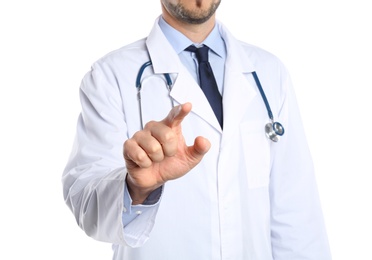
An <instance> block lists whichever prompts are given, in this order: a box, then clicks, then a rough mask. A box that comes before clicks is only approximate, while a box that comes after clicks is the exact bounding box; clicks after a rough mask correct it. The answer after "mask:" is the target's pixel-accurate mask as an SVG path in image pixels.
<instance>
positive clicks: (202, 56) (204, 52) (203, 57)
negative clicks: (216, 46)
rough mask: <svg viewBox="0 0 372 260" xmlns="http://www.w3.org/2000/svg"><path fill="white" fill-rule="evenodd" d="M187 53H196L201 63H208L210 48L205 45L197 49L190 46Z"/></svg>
mask: <svg viewBox="0 0 372 260" xmlns="http://www.w3.org/2000/svg"><path fill="white" fill-rule="evenodd" d="M186 51H191V52H195V54H196V58H197V59H198V61H199V63H201V62H208V51H209V47H208V46H206V45H203V46H202V47H200V48H196V47H195V46H194V45H190V46H189V47H187V48H186Z"/></svg>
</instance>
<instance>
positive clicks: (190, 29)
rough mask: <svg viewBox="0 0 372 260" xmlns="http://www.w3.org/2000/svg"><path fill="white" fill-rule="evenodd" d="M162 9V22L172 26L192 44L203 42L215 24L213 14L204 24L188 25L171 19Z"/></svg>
mask: <svg viewBox="0 0 372 260" xmlns="http://www.w3.org/2000/svg"><path fill="white" fill-rule="evenodd" d="M162 9H163V15H162V16H163V18H164V20H165V21H166V22H167V23H168V24H169V25H170V26H172V27H173V28H174V29H176V30H177V31H179V32H181V33H182V34H183V35H185V36H186V37H187V38H189V39H190V40H191V41H192V42H194V43H201V42H203V41H204V40H205V39H206V38H207V36H208V35H209V33H210V32H211V31H212V30H213V28H214V25H215V23H216V19H215V14H214V15H213V16H212V17H211V18H210V19H209V20H208V21H206V22H204V23H202V24H190V23H185V22H182V21H179V20H177V19H175V18H174V17H172V16H171V15H170V14H169V13H168V12H167V11H166V10H165V8H164V7H162Z"/></svg>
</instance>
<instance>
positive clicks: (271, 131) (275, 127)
mask: <svg viewBox="0 0 372 260" xmlns="http://www.w3.org/2000/svg"><path fill="white" fill-rule="evenodd" d="M265 133H266V136H267V137H268V138H269V139H270V140H271V141H273V142H278V141H279V139H280V137H281V136H282V135H284V127H283V126H282V124H281V123H279V122H272V123H267V124H266V125H265Z"/></svg>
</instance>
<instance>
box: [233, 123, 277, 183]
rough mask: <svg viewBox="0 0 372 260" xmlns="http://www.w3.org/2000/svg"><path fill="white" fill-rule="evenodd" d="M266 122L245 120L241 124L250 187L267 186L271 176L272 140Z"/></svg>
mask: <svg viewBox="0 0 372 260" xmlns="http://www.w3.org/2000/svg"><path fill="white" fill-rule="evenodd" d="M264 126H265V123H263V122H261V121H260V122H245V123H242V124H241V125H240V131H241V137H242V148H243V157H244V159H243V160H244V163H245V167H246V174H247V182H248V187H249V188H250V189H254V188H260V187H267V186H268V185H269V178H270V141H269V140H268V138H267V137H266V135H265V132H264Z"/></svg>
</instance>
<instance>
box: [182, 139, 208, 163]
mask: <svg viewBox="0 0 372 260" xmlns="http://www.w3.org/2000/svg"><path fill="white" fill-rule="evenodd" d="M210 148H211V143H210V142H209V140H208V139H206V138H204V137H201V136H198V137H197V138H195V141H194V145H192V146H189V147H188V152H189V160H190V163H191V167H194V166H196V165H197V164H198V163H199V162H200V161H201V160H202V159H203V157H204V155H205V154H206V153H207V152H208V151H209V149H210Z"/></svg>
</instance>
